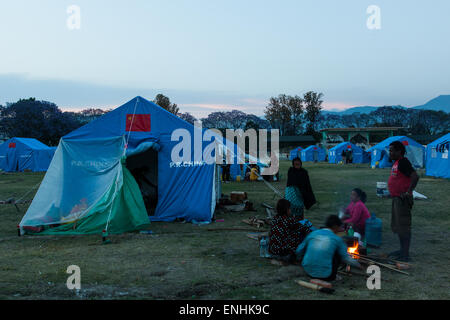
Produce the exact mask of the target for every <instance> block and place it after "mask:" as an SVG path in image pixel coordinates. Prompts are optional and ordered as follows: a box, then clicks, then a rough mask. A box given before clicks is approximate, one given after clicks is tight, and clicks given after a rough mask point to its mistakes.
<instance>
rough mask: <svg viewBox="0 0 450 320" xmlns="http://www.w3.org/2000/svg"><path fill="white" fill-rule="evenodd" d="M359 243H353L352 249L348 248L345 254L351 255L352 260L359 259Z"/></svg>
mask: <svg viewBox="0 0 450 320" xmlns="http://www.w3.org/2000/svg"><path fill="white" fill-rule="evenodd" d="M358 247H359V243H358V241H355V242H354V244H353V247H348V249H347V252H348V253H349V254H350V255H351V257H352V258H353V259H359V251H358Z"/></svg>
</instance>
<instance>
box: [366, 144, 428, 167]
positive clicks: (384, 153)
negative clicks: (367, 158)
mask: <svg viewBox="0 0 450 320" xmlns="http://www.w3.org/2000/svg"><path fill="white" fill-rule="evenodd" d="M394 141H400V142H401V143H402V144H403V145H404V146H405V149H406V154H405V156H406V158H408V160H409V161H411V164H412V165H413V166H414V167H416V168H423V167H424V160H425V147H423V146H422V145H421V144H420V143H418V142H416V141H414V140H413V139H411V138H408V137H407V136H393V137H389V138H387V139H385V140H383V141H382V142H380V143H378V144H376V145H374V146H373V147H372V148H370V149H369V150H367V151H368V152H370V153H371V163H370V165H371V167H372V168H390V167H392V164H393V163H392V162H391V161H390V159H389V145H390V144H391V143H392V142H394Z"/></svg>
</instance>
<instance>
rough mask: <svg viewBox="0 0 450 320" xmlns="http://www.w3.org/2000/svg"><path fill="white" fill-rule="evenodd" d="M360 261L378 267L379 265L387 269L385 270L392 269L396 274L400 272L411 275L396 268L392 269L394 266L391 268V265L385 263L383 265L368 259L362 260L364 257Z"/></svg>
mask: <svg viewBox="0 0 450 320" xmlns="http://www.w3.org/2000/svg"><path fill="white" fill-rule="evenodd" d="M360 260H361V261H364V260H365V261H366V262H368V263H369V264H370V263H373V264H376V265H379V266H382V267H385V268H387V269H390V270H393V271H396V272H399V273H403V274H406V275H408V276H409V273H408V272H405V271H402V270H399V269H397V268H394V267H392V266H390V265H388V264H384V263H381V262H377V261H374V260H371V259H368V258H362V257H360Z"/></svg>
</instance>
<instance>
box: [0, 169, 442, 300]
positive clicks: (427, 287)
mask: <svg viewBox="0 0 450 320" xmlns="http://www.w3.org/2000/svg"><path fill="white" fill-rule="evenodd" d="M289 166H290V162H288V161H282V162H281V169H280V172H281V175H282V178H281V181H280V182H278V183H273V185H274V186H275V187H277V188H278V189H279V190H283V189H284V186H285V184H286V172H287V169H288V167H289ZM304 167H305V168H306V169H308V171H309V174H310V177H311V182H312V186H313V189H314V192H315V194H316V198H317V199H318V202H319V203H318V204H317V205H315V206H314V207H313V208H312V209H311V210H309V211H306V214H305V215H306V217H307V218H308V219H310V220H311V221H312V222H313V224H314V225H315V226H317V227H320V226H322V224H323V222H324V220H325V218H326V216H327V215H329V214H336V213H337V211H338V208H339V207H341V206H344V205H346V204H347V203H348V202H349V196H350V191H351V189H352V188H354V187H360V188H362V189H363V190H365V191H366V193H367V194H368V200H367V203H366V205H367V207H368V208H369V210H370V211H371V212H374V213H376V215H377V216H378V217H380V218H381V219H382V220H383V245H382V247H381V248H379V249H373V250H372V252H373V253H383V252H390V251H393V250H396V249H398V246H399V245H398V240H397V238H396V237H394V235H393V234H392V232H391V231H390V227H389V226H390V208H391V201H390V200H389V199H380V198H378V197H377V196H376V182H377V181H387V178H388V175H389V170H386V169H376V170H372V169H369V168H368V166H367V165H356V164H355V165H348V166H343V165H329V164H307V163H305V165H304ZM419 175H420V177H421V180H420V181H419V184H418V187H417V191H418V192H420V193H423V194H425V195H427V196H428V197H429V200H425V201H416V202H415V204H414V208H413V238H412V244H411V259H412V264H413V267H412V268H411V269H410V270H408V272H409V273H410V275H409V276H408V275H403V274H399V273H396V272H393V271H390V270H387V269H383V268H382V269H381V290H368V289H367V287H366V279H365V278H363V277H356V276H353V277H348V276H343V279H342V280H341V281H339V282H336V284H335V285H334V287H335V289H336V291H335V293H334V294H333V295H324V294H322V293H318V292H316V291H312V290H310V289H306V288H303V287H300V286H298V285H297V284H296V283H295V282H294V280H296V279H307V278H306V277H305V275H304V273H303V271H302V270H301V268H300V267H299V266H294V265H291V266H276V265H272V264H271V263H270V262H269V260H267V259H263V258H260V257H259V247H258V242H257V241H255V240H252V239H250V238H248V237H247V233H248V232H246V231H223V230H216V231H211V230H210V229H218V228H229V227H235V226H239V227H245V226H247V225H245V224H243V223H242V222H241V220H242V219H244V218H249V217H253V216H255V215H256V216H258V217H260V218H264V217H265V212H264V210H263V208H262V207H261V203H262V202H266V203H269V204H272V205H274V204H275V203H276V201H277V198H275V197H274V194H273V192H272V191H271V190H270V189H268V188H267V186H265V185H264V183H262V182H254V183H250V182H240V183H237V182H233V183H227V184H223V190H222V191H223V193H225V194H228V193H229V192H231V191H246V192H247V193H248V196H249V200H250V201H252V202H253V203H254V205H255V208H256V209H257V210H258V211H257V212H245V213H221V214H218V215H217V219H224V220H225V221H224V222H216V223H212V224H210V225H201V226H197V225H193V224H190V223H186V224H183V223H153V224H152V225H151V226H150V228H149V229H150V230H152V231H153V232H154V234H153V235H147V234H139V233H137V232H136V233H127V234H123V235H116V236H112V237H111V240H112V243H111V244H109V245H102V244H101V237H100V236H25V237H18V236H17V229H16V226H17V224H18V223H19V222H20V220H21V218H22V216H23V214H24V213H25V211H26V208H27V205H20V210H21V212H18V211H17V209H16V208H15V207H14V206H13V205H0V217H1V224H0V299H301V300H305V299H352V300H355V299H449V298H450V290H449V289H450V287H449V283H450V281H449V280H450V279H449V274H450V268H449V262H450V252H449V250H448V249H449V246H448V243H449V240H448V239H449V238H450V218H449V200H448V196H449V191H450V181H448V180H444V179H435V178H431V177H426V176H425V175H424V172H423V171H420V172H419ZM43 176H44V175H43V174H39V173H17V174H4V175H2V174H0V199H7V198H10V197H15V198H16V199H18V198H20V196H21V195H23V194H24V193H25V192H27V191H28V190H29V189H30V188H31V187H33V186H35V185H36V184H37V183H39V182H40V181H41V179H42V178H43ZM174 192H175V190H174ZM33 195H34V192H32V193H30V195H29V196H28V197H27V198H28V199H32V196H33ZM69 265H78V266H79V267H80V268H81V286H82V289H81V291H80V292H79V294H78V295H76V294H75V293H74V292H72V291H70V290H68V289H67V287H66V280H67V277H68V276H69V275H68V274H67V273H66V269H67V267H68V266H69Z"/></svg>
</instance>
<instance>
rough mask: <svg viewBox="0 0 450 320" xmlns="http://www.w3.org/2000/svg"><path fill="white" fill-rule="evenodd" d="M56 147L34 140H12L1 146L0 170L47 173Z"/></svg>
mask: <svg viewBox="0 0 450 320" xmlns="http://www.w3.org/2000/svg"><path fill="white" fill-rule="evenodd" d="M54 153H55V148H54V147H49V146H47V145H45V144H43V143H42V142H40V141H39V140H36V139H33V138H11V139H9V140H7V141H5V142H4V143H3V144H1V145H0V169H2V170H3V171H7V172H14V171H20V172H22V171H25V170H29V171H33V172H38V171H47V169H48V166H49V165H50V162H51V161H52V158H53V154H54Z"/></svg>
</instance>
